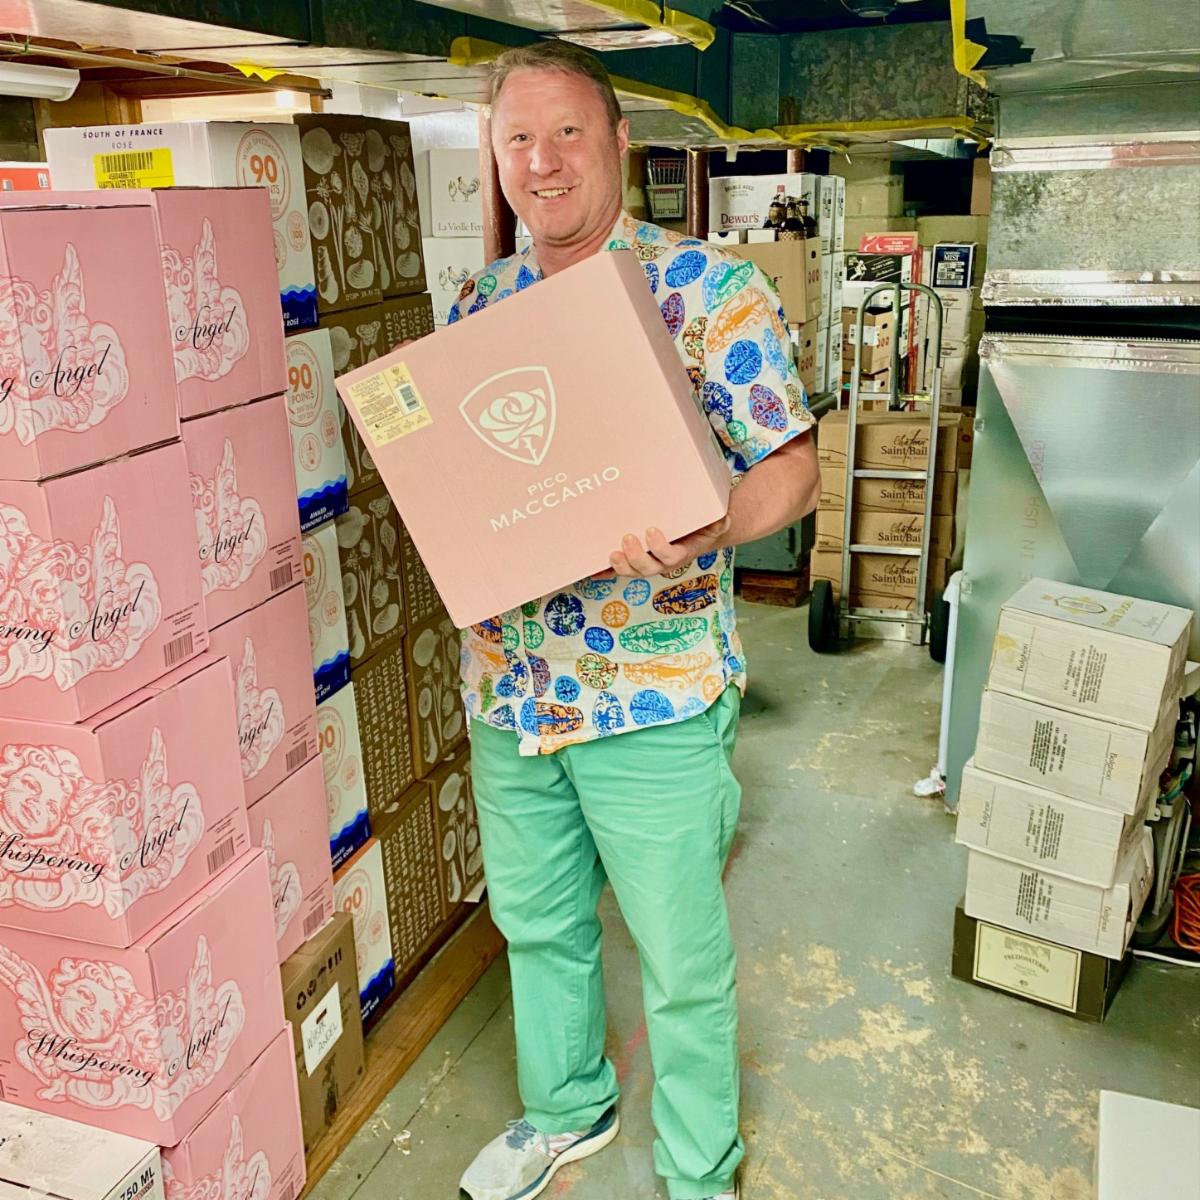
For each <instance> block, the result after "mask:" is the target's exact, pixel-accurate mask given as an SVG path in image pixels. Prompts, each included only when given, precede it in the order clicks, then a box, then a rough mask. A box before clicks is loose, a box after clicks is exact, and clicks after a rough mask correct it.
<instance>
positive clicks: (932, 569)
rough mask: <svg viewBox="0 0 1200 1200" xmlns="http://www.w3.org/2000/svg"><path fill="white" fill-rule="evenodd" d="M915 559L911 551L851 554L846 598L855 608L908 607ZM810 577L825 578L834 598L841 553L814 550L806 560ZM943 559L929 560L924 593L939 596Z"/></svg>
mask: <svg viewBox="0 0 1200 1200" xmlns="http://www.w3.org/2000/svg"><path fill="white" fill-rule="evenodd" d="M918 563H919V560H918V559H917V558H916V557H915V556H912V555H896V556H892V555H888V554H854V555H851V559H850V599H851V603H852V604H853V606H854V607H855V608H888V609H897V610H901V611H905V612H907V611H911V610H912V609H913V608H915V607H916V604H915V601H916V595H917V571H918V569H919V568H918ZM809 574H810V576H811V578H813V579H828V580H830V581H831V582H832V584H833V594H834V598H835V599H837V598H838V597H839V596H840V595H841V590H842V556H841V554H840V553H833V552H831V551H825V550H814V551H813V552H812V557H811V559H810V562H809ZM946 579H947V561H946V559H944V558H935V559H932V560H931V562H930V564H929V580H928V595H929V596H930V597H933V596H940V595H941V594H942V592H943V591H944V590H945V587H946Z"/></svg>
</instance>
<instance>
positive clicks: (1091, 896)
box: [963, 828, 1154, 958]
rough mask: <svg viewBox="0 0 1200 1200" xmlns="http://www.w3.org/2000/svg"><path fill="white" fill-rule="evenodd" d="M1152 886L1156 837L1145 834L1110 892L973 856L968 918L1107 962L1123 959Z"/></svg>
mask: <svg viewBox="0 0 1200 1200" xmlns="http://www.w3.org/2000/svg"><path fill="white" fill-rule="evenodd" d="M1153 883H1154V837H1153V835H1152V834H1151V832H1150V830H1149V829H1148V828H1143V830H1142V835H1141V837H1139V838H1137V839H1136V840H1135V841H1133V842H1132V843H1131V845H1130V846H1129V847H1128V849H1127V851H1126V853H1125V855H1124V856H1123V857H1122V859H1121V862H1120V863H1119V864H1118V866H1117V875H1116V881H1115V882H1114V883H1113V885H1112V886H1111V887H1109V888H1101V887H1096V886H1094V885H1093V884H1090V883H1079V882H1078V881H1077V880H1074V879H1064V878H1063V877H1062V876H1061V875H1052V874H1051V873H1050V872H1048V871H1039V870H1037V869H1036V868H1034V867H1027V866H1021V865H1020V864H1018V863H1011V862H1008V861H1007V860H1005V859H1003V858H996V857H995V856H994V855H991V854H983V853H981V852H980V851H978V850H972V851H971V853H970V855H969V857H968V861H967V898H966V900H965V902H964V904H963V907H964V909H965V911H966V914H967V916H969V917H974V918H976V920H979V921H991V922H993V923H995V924H997V925H1003V926H1004V927H1005V928H1007V929H1015V930H1017V931H1018V932H1021V933H1032V934H1036V935H1037V936H1038V937H1042V938H1046V939H1047V940H1048V941H1051V942H1058V943H1059V944H1060V945H1063V946H1071V947H1072V948H1073V949H1075V950H1087V951H1089V952H1090V953H1092V954H1100V955H1103V956H1104V957H1105V958H1123V957H1124V955H1125V950H1126V948H1127V947H1128V945H1129V939H1130V937H1131V936H1132V934H1133V927H1134V924H1135V923H1136V922H1137V919H1138V917H1139V915H1140V914H1141V911H1142V906H1143V905H1144V904H1145V903H1146V897H1147V896H1148V895H1149V894H1150V888H1151V887H1152V886H1153Z"/></svg>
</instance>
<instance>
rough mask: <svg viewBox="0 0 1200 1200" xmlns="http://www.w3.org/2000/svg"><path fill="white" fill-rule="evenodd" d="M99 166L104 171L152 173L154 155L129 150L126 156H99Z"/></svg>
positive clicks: (142, 151)
mask: <svg viewBox="0 0 1200 1200" xmlns="http://www.w3.org/2000/svg"><path fill="white" fill-rule="evenodd" d="M99 159H100V165H101V167H103V168H104V170H106V171H121V172H126V171H152V170H153V169H154V154H153V153H152V152H151V151H149V150H131V151H129V152H128V153H126V154H101V155H99Z"/></svg>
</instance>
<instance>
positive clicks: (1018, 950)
mask: <svg viewBox="0 0 1200 1200" xmlns="http://www.w3.org/2000/svg"><path fill="white" fill-rule="evenodd" d="M1132 961H1133V955H1132V953H1130V954H1126V955H1125V957H1124V958H1122V959H1120V960H1116V959H1112V958H1104V957H1103V956H1102V955H1099V954H1091V953H1089V952H1088V951H1086V950H1072V949H1071V948H1070V947H1067V946H1060V945H1058V944H1057V943H1056V942H1048V941H1045V940H1044V939H1043V938H1037V937H1031V936H1030V935H1029V934H1027V933H1018V932H1017V931H1016V930H1013V929H1005V928H1003V927H1002V926H1000V925H991V924H989V923H988V922H987V921H977V920H976V919H975V918H974V917H968V916H967V914H966V913H965V912H964V911H963V907H962V905H961V904H960V905H959V906H958V907H957V908H956V909H955V910H954V956H953V959H952V966H951V974H953V976H954V978H955V979H961V980H963V981H964V982H965V983H973V984H975V985H976V986H978V987H983V988H988V989H989V990H991V991H996V992H1007V993H1008V994H1009V995H1010V996H1017V997H1018V998H1019V999H1021V1000H1028V1001H1029V1003H1030V1004H1037V1005H1039V1006H1040V1007H1042V1008H1051V1009H1054V1010H1055V1011H1057V1012H1063V1013H1066V1014H1067V1015H1068V1016H1071V1017H1075V1018H1077V1019H1078V1020H1080V1021H1091V1022H1093V1023H1097V1022H1100V1021H1103V1020H1104V1018H1105V1017H1106V1016H1107V1015H1108V1010H1109V1008H1110V1007H1111V1006H1112V1001H1113V997H1114V996H1115V995H1116V994H1117V989H1118V988H1119V987H1120V986H1121V981H1122V980H1123V979H1124V978H1125V976H1126V974H1127V973H1128V971H1129V965H1130V963H1131V962H1132Z"/></svg>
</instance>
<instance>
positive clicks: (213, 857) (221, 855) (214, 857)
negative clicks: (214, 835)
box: [208, 838, 233, 875]
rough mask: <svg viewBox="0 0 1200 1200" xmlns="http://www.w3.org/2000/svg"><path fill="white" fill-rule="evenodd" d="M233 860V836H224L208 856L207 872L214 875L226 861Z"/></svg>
mask: <svg viewBox="0 0 1200 1200" xmlns="http://www.w3.org/2000/svg"><path fill="white" fill-rule="evenodd" d="M231 862H233V838H226V839H225V840H224V841H223V842H221V844H220V845H219V846H217V848H216V849H215V850H214V851H212V853H211V854H209V856H208V873H209V874H210V875H215V874H216V873H217V872H218V871H219V870H220V869H221V868H222V867H223V866H225V864H226V863H231Z"/></svg>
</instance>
